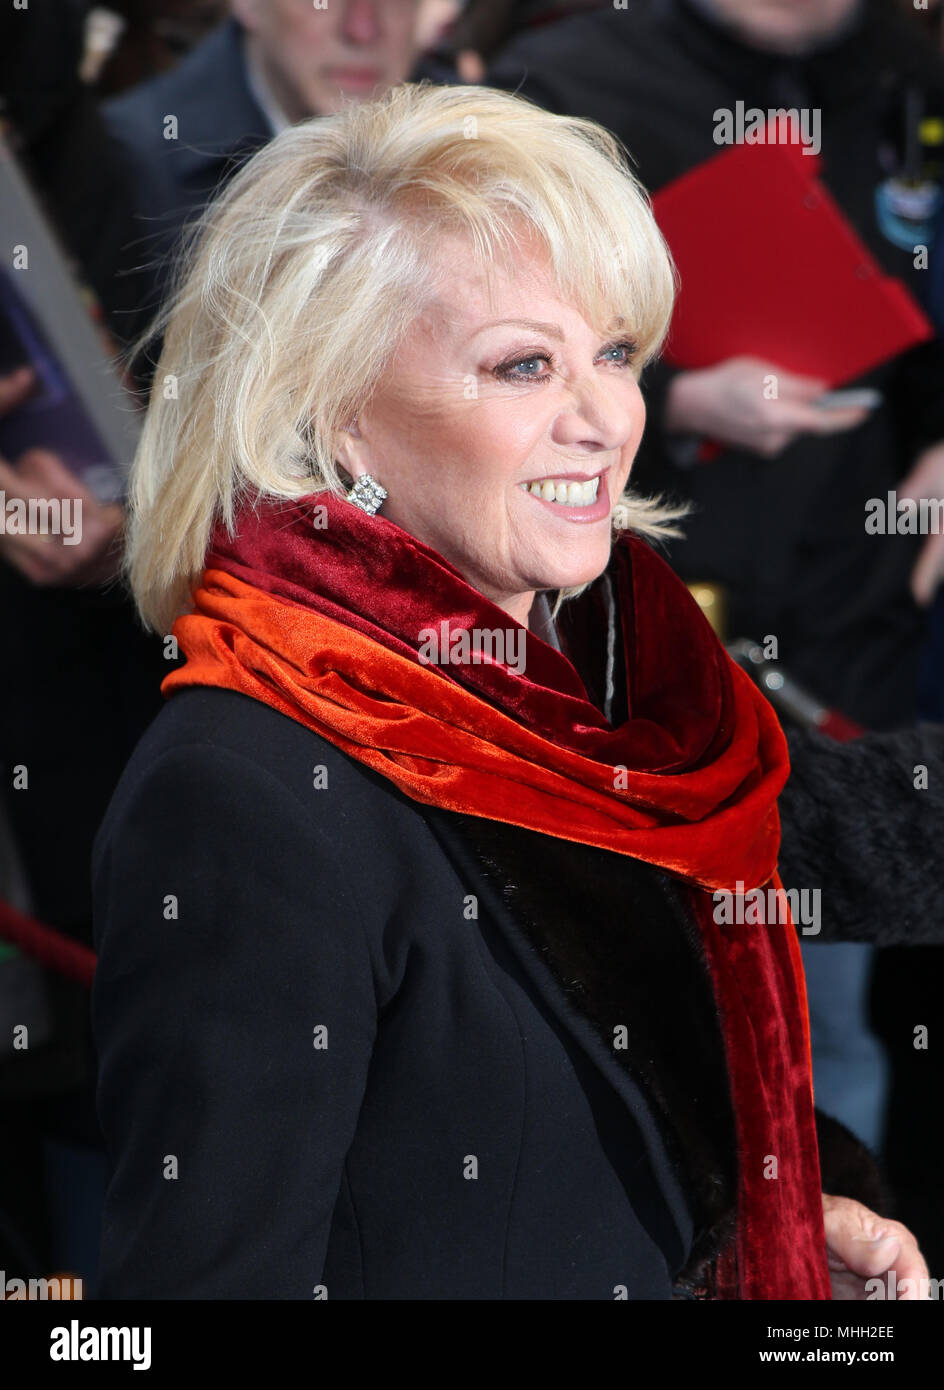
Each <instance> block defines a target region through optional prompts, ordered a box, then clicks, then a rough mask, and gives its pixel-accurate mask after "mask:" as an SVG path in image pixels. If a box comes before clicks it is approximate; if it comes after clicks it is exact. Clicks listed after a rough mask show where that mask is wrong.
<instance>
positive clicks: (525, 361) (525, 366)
mask: <svg viewBox="0 0 944 1390" xmlns="http://www.w3.org/2000/svg"><path fill="white" fill-rule="evenodd" d="M636 351H637V348H636V344H635V343H632V342H625V343H614V344H613V346H612V347H608V348H605V349H604V352H603V356H604V357H609V359H610V361H611V362H616V365H617V366H625V367H630V366H632V363H633V358H634V357H635V355H636ZM611 353H622V354H623V356H622V359H620V358H616V357H612V356H610V354H611ZM539 362H546V363H547V364H548V366H550V365H551V358H550V356H549V355H548V354H547V353H532V354H531V356H530V357H519V358H518V359H517V360H516V361H514V362H504V363H502V365H501V366H500V367H496V368H495V375H496V376H498V377H500V378H501V379H502V380H504V381H515V380H516V381H527V380H528V379H536V380H538V381H540V380H543V379H544V377H546V376H547V375H548V373H546V372H541V371H539V370H536V367H537V364H538V363H539Z"/></svg>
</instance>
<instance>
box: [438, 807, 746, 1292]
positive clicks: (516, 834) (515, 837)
mask: <svg viewBox="0 0 944 1390" xmlns="http://www.w3.org/2000/svg"><path fill="white" fill-rule="evenodd" d="M425 809H426V811H427V812H429V820H430V823H431V825H432V826H433V829H434V830H435V831H436V833H437V835H438V836H439V838H440V840H441V841H442V842H443V844H444V847H445V848H446V850H447V853H450V856H451V857H454V858H455V857H457V856H458V858H459V859H460V860H461V861H463V867H464V868H465V869H466V870H467V871H476V872H477V873H478V874H479V875H480V876H481V878H482V879H483V880H484V882H485V883H486V884H488V885H491V888H492V890H493V893H494V894H495V897H496V898H497V899H498V900H500V901H498V902H497V903H496V913H495V915H496V918H498V919H500V920H501V919H504V920H503V922H502V925H504V927H505V930H506V931H507V930H508V926H509V920H508V919H509V915H510V919H511V923H513V924H514V926H515V927H517V929H518V931H519V932H520V933H522V934H523V936H524V938H525V940H526V941H527V943H528V945H529V948H530V954H531V958H532V968H534V964H535V962H536V961H540V962H543V963H544V967H545V968H546V970H547V971H549V972H550V975H551V976H552V977H553V980H554V981H555V982H556V985H557V987H558V988H559V989H560V990H561V991H563V994H564V995H565V997H566V998H567V1000H569V1001H570V1003H571V1004H572V1005H573V1006H574V1007H575V1008H576V1009H577V1010H578V1011H579V1012H580V1014H581V1015H582V1016H583V1017H584V1018H585V1019H586V1020H588V1021H589V1023H590V1025H591V1027H592V1032H593V1035H594V1042H596V1041H597V1040H598V1041H599V1043H601V1044H602V1046H603V1048H604V1049H605V1050H606V1053H607V1054H608V1056H607V1057H606V1058H601V1057H600V1056H599V1053H597V1054H596V1060H598V1061H600V1062H605V1063H607V1065H612V1064H611V1063H610V1062H609V1059H610V1058H616V1060H617V1062H618V1063H619V1065H620V1066H621V1067H622V1068H624V1069H625V1071H626V1072H627V1073H628V1074H629V1075H630V1076H631V1077H632V1079H633V1080H634V1081H635V1082H636V1084H637V1085H638V1087H639V1088H640V1089H641V1090H642V1092H643V1094H644V1096H645V1098H646V1100H647V1102H648V1105H649V1107H650V1110H651V1111H652V1113H653V1115H654V1117H655V1120H656V1122H657V1125H658V1129H659V1132H660V1134H661V1136H662V1139H663V1142H664V1144H665V1147H666V1150H667V1152H668V1154H669V1157H670V1159H671V1161H672V1163H673V1166H674V1167H675V1170H676V1172H677V1173H678V1174H679V1175H680V1177H681V1180H682V1184H683V1187H684V1189H685V1192H686V1196H687V1200H688V1203H689V1208H690V1210H691V1213H692V1216H693V1219H694V1224H695V1240H694V1245H693V1249H692V1252H691V1258H690V1260H689V1263H688V1267H687V1269H686V1271H685V1275H686V1276H689V1277H690V1278H692V1279H694V1280H696V1281H697V1279H698V1278H699V1275H700V1272H701V1270H702V1269H703V1266H704V1264H705V1262H706V1261H708V1260H710V1259H711V1258H712V1257H713V1256H714V1255H715V1254H716V1253H717V1252H718V1250H719V1249H720V1248H721V1246H722V1245H723V1244H724V1243H725V1242H726V1241H727V1240H728V1239H729V1238H730V1235H731V1233H732V1232H733V1229H734V1220H735V1211H736V1192H737V1173H736V1153H737V1146H736V1140H735V1129H734V1114H733V1109H732V1103H731V1096H730V1088H729V1081H728V1072H727V1066H726V1062H725V1055H724V1040H723V1037H722V1034H721V1025H720V1021H719V1018H718V1013H717V1009H716V1006H715V1002H714V995H713V991H712V988H711V983H710V979H709V976H708V972H707V965H706V963H705V958H704V950H703V947H702V944H701V939H700V936H699V933H698V928H697V924H696V922H695V919H694V915H693V913H692V912H691V909H690V908H689V907H688V906H687V903H686V896H685V886H684V885H683V884H681V883H678V882H676V881H674V880H672V879H671V878H669V876H668V875H666V874H664V873H662V872H661V871H659V870H657V869H655V868H653V867H652V866H651V865H648V864H643V863H641V862H639V861H637V860H633V859H628V858H627V857H626V856H625V855H620V854H615V853H612V852H609V851H607V850H601V849H595V848H593V847H592V846H587V845H579V844H574V843H573V842H571V841H568V840H560V839H556V838H553V837H551V836H549V835H542V834H539V833H537V832H536V831H531V830H525V829H522V828H520V827H518V826H512V825H506V824H503V823H501V822H498V821H491V820H485V819H482V818H479V817H475V816H468V815H460V814H458V813H455V812H451V811H443V810H441V809H439V808H425ZM503 909H504V910H503ZM618 1028H625V1029H626V1032H627V1035H628V1036H627V1044H626V1046H625V1047H624V1048H618V1047H614V1037H615V1036H616V1034H615V1032H614V1030H616V1029H618Z"/></svg>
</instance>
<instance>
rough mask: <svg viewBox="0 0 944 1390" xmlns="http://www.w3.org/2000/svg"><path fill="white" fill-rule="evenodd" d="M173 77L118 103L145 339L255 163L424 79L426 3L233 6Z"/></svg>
mask: <svg viewBox="0 0 944 1390" xmlns="http://www.w3.org/2000/svg"><path fill="white" fill-rule="evenodd" d="M229 9H230V13H229V16H228V17H227V19H226V20H225V21H224V23H223V24H221V25H220V26H219V27H218V28H217V29H215V30H214V31H213V32H212V33H211V34H209V35H208V36H207V38H206V39H204V40H203V42H202V43H200V44H198V45H197V46H196V48H194V49H192V50H191V51H190V52H189V53H188V54H187V56H186V57H185V58H184V60H183V61H182V62H181V63H180V64H179V65H178V66H177V67H176V68H174V69H173V70H172V71H171V72H169V73H163V74H161V75H160V76H159V77H156V78H154V79H153V80H151V81H149V82H146V83H144V84H142V85H141V86H139V87H136V88H133V89H132V90H131V91H129V92H126V93H123V94H122V95H121V96H119V97H116V98H114V99H113V100H111V101H109V102H106V103H105V105H104V107H103V114H104V118H105V122H106V125H107V127H108V130H109V132H110V134H111V136H112V138H113V140H114V141H115V144H116V146H117V148H118V149H119V150H120V151H122V152H123V154H124V157H125V160H126V163H127V168H128V172H129V177H130V179H131V180H132V182H133V186H134V205H135V212H136V214H137V223H138V229H139V231H138V235H137V236H136V237H135V239H134V240H133V241H132V242H131V244H130V245H129V246H127V247H126V248H125V254H124V255H123V257H122V258H121V259H120V261H119V263H118V264H117V265H116V267H115V273H116V274H117V275H118V277H119V278H130V279H131V280H132V281H133V283H134V285H135V287H136V294H135V299H136V308H135V311H134V312H133V313H132V314H130V315H129V316H128V317H127V319H126V321H125V324H124V326H123V329H122V336H123V339H124V340H125V342H127V343H130V342H132V341H134V340H135V339H136V338H137V337H138V336H139V335H140V334H141V332H142V331H143V330H144V329H145V328H146V326H147V324H148V323H149V322H150V320H151V319H152V318H153V317H154V315H155V314H156V312H157V311H158V310H159V308H160V306H161V304H162V302H163V300H164V298H165V296H166V294H167V291H168V286H169V280H170V275H171V272H172V267H173V264H174V258H175V255H176V254H177V252H178V251H179V249H180V243H181V233H182V231H183V229H184V228H185V227H186V226H187V224H188V223H190V222H192V221H193V220H194V219H195V218H197V217H198V216H199V214H200V213H201V212H202V210H203V208H204V206H205V205H206V203H207V201H208V200H209V198H210V196H211V195H212V194H213V193H214V191H216V190H218V189H220V188H221V187H222V186H223V185H224V184H225V183H226V181H227V180H228V179H229V178H230V177H231V176H232V175H233V174H234V173H235V171H236V170H237V169H238V168H239V166H240V164H241V163H242V162H243V160H244V159H245V158H246V157H247V156H248V155H249V154H251V153H252V152H253V151H254V150H256V149H258V148H259V147H260V146H261V145H264V144H265V143H266V142H267V141H268V140H270V139H271V138H272V136H273V135H276V134H278V132H279V131H281V130H284V129H285V128H286V127H287V126H289V125H292V124H294V123H295V122H296V121H300V120H303V119H305V118H307V117H310V116H316V115H330V114H331V113H333V112H335V111H339V110H340V109H341V108H342V107H343V106H344V105H345V103H348V102H351V101H363V100H365V99H366V98H368V97H370V96H371V95H379V94H380V93H382V92H383V91H384V90H386V89H387V88H388V87H391V86H395V85H396V84H397V83H398V82H402V81H403V80H404V79H406V78H407V77H408V76H410V74H411V73H413V71H414V69H415V67H416V65H417V62H418V59H419V47H418V42H417V32H418V21H419V17H420V0H336V2H335V3H332V4H331V5H330V6H328V7H327V8H326V9H315V8H313V6H311V5H308V4H301V3H299V0H231V3H230V7H229Z"/></svg>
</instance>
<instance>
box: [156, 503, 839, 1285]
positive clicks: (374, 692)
mask: <svg viewBox="0 0 944 1390" xmlns="http://www.w3.org/2000/svg"><path fill="white" fill-rule="evenodd" d="M609 573H610V575H611V577H612V580H613V583H614V585H615V589H616V595H617V606H618V611H619V615H620V621H621V629H622V638H623V644H622V645H623V650H624V654H625V668H626V669H625V677H626V697H627V703H628V707H629V715H628V718H626V719H625V720H624V721H622V722H620V723H618V724H617V725H616V726H611V725H610V723H608V721H607V720H606V719H605V718H604V716H603V714H602V713H601V712H600V711H599V710H598V709H597V708H596V706H595V705H594V704H593V703H592V702H591V701H590V699H589V698H588V695H587V691H586V689H585V686H584V683H583V682H582V680H581V677H580V675H578V672H577V670H576V669H575V667H574V666H573V665H572V663H571V662H570V661H569V660H568V659H567V657H566V656H565V655H563V654H562V653H561V652H558V651H556V650H555V649H554V648H553V647H551V646H549V645H548V644H546V643H545V642H543V641H541V639H540V638H538V637H536V636H535V635H534V634H533V633H530V632H527V631H526V630H525V629H524V628H521V627H520V625H519V624H517V623H515V621H514V619H512V618H511V617H510V616H509V615H508V614H507V613H505V612H504V610H503V609H500V608H498V607H497V606H496V605H494V604H492V603H491V602H489V601H488V600H487V599H485V598H484V597H483V596H482V595H481V594H480V593H478V591H477V590H475V589H473V588H472V587H471V586H470V585H469V584H468V583H467V582H466V581H465V580H464V579H463V578H462V576H461V575H460V574H459V572H458V571H457V570H456V569H455V568H454V567H453V566H452V565H450V564H449V563H447V562H446V561H445V560H444V559H443V558H442V557H441V556H440V555H438V554H437V553H436V552H435V551H433V550H431V549H430V548H429V547H427V546H425V545H423V544H421V543H420V542H419V541H417V540H415V539H414V538H413V537H411V536H410V535H408V534H407V533H406V532H405V531H403V530H402V529H401V528H400V527H398V526H396V525H395V524H394V523H392V522H390V521H388V520H386V519H385V518H384V517H382V516H380V515H378V516H373V517H370V516H367V515H366V514H365V513H364V512H362V511H360V510H359V509H358V508H356V507H354V506H352V505H350V504H349V503H347V502H346V501H344V500H343V499H338V498H335V497H333V496H331V495H330V494H326V493H322V494H318V495H317V496H315V497H311V498H309V499H305V500H304V501H302V502H299V503H296V504H289V505H286V504H279V505H270V506H267V507H265V508H263V509H261V510H260V511H258V512H252V511H248V510H247V511H246V512H245V513H244V514H243V516H242V517H241V519H240V524H239V526H238V530H237V536H236V538H235V540H233V539H230V538H229V537H228V536H227V535H226V533H225V531H224V530H222V528H221V529H219V530H218V531H217V533H216V535H215V537H214V540H213V542H212V545H211V547H210V551H209V554H208V557H207V566H206V569H205V571H204V574H203V576H202V580H201V582H200V584H199V585H198V587H197V588H196V590H195V592H194V596H193V605H194V611H193V612H192V613H190V614H188V615H186V616H184V617H181V618H179V619H178V620H177V622H176V623H175V625H174V629H173V630H174V634H175V635H176V637H177V638H178V641H179V644H180V647H181V649H182V651H183V653H184V654H185V656H186V658H187V659H186V663H185V664H184V665H183V666H182V667H181V668H179V669H178V670H176V671H174V672H173V673H172V674H171V675H169V676H168V677H167V679H166V680H165V681H164V685H163V690H164V693H165V694H167V695H170V694H172V693H173V692H174V691H175V690H180V689H182V688H184V687H186V686H191V685H206V686H222V687H225V688H227V689H231V690H237V691H242V692H243V693H244V694H247V695H250V696H252V697H253V698H254V699H257V700H261V701H263V702H264V703H265V704H267V705H270V706H272V707H273V708H274V709H277V710H280V711H281V712H282V713H283V714H286V715H289V716H290V717H291V718H293V719H296V720H298V721H299V722H300V723H302V724H304V725H306V726H307V727H308V728H310V729H312V730H314V731H315V732H316V733H318V734H320V735H321V736H322V737H323V738H325V739H327V740H328V741H329V742H331V743H333V744H335V745H336V746H337V747H339V748H341V749H342V750H343V751H344V752H345V753H347V754H348V755H349V756H351V757H353V758H356V759H358V760H359V761H360V762H363V763H366V764H367V765H368V766H369V767H372V768H373V769H375V771H377V772H379V773H381V774H382V775H383V776H384V777H387V778H389V780H390V781H391V782H393V783H394V784H395V785H396V786H397V787H399V788H400V789H401V790H402V791H403V792H405V793H406V794H407V795H408V796H410V797H412V798H413V799H414V800H416V801H419V802H424V803H428V804H432V805H436V806H443V807H446V808H449V809H452V810H455V811H460V812H465V813H467V814H471V815H476V816H484V817H487V818H490V819H493V820H499V821H506V822H509V823H511V824H513V825H519V826H523V827H526V828H528V829H532V830H537V831H540V832H543V833H545V834H548V835H552V836H556V837H558V838H562V839H568V840H574V841H577V842H580V843H583V844H590V845H595V846H597V847H599V848H602V849H607V850H612V851H615V852H616V853H619V854H627V855H630V856H632V857H634V858H636V859H640V860H643V861H645V862H647V863H650V864H654V865H658V866H660V867H661V868H662V869H665V870H667V871H668V872H670V873H671V874H673V875H675V876H676V877H678V878H680V879H683V880H685V881H687V882H688V883H689V884H690V885H691V893H690V897H691V901H692V904H693V907H694V909H695V912H696V916H697V919H698V922H699V924H700V927H701V930H702V934H703V940H704V944H705V948H706V954H707V957H708V960H709V964H710V968H711V972H712V979H713V985H714V990H715V997H716V1000H717V1004H718V1009H719V1014H720V1017H721V1020H722V1026H723V1028H724V1033H725V1043H726V1051H727V1057H728V1067H729V1073H730V1080H731V1088H732V1096H733V1102H734V1110H735V1117H736V1123H737V1133H738V1145H739V1161H740V1162H739V1191H738V1231H737V1237H736V1248H735V1249H734V1250H732V1251H731V1252H730V1253H729V1255H728V1256H727V1257H726V1259H725V1260H724V1261H722V1262H721V1288H720V1292H721V1294H722V1296H725V1297H734V1298H745V1299H781V1298H784V1299H827V1298H829V1297H830V1285H829V1274H828V1268H827V1262H826V1252H825V1235H824V1230H823V1218H822V1206H821V1194H820V1172H819V1162H818V1153H817V1146H816V1134H815V1127H814V1118H813V1100H812V1086H811V1073H810V1054H809V1034H808V1027H807V1010H806V994H805V987H804V980H803V967H802V963H801V957H800V951H799V946H798V942H797V937H796V931H795V928H794V927H793V926H792V925H791V924H789V923H787V924H785V925H778V924H776V923H768V924H767V925H766V926H756V925H753V926H752V925H748V924H744V925H737V924H735V925H720V924H719V923H718V922H716V921H715V911H714V907H715V904H714V900H713V898H712V893H713V892H715V891H716V890H719V889H726V890H729V891H731V892H738V891H740V892H741V893H744V892H745V891H746V890H748V889H750V888H753V887H760V886H764V887H767V886H771V885H772V886H774V887H776V888H779V887H780V880H779V877H778V876H777V872H776V865H777V852H778V848H779V840H780V825H779V819H778V814H777V806H776V798H777V796H778V794H779V792H780V790H781V788H782V786H783V783H784V781H785V780H786V777H787V772H788V761H787V751H786V742H785V740H784V737H783V734H782V732H781V730H780V726H779V724H778V722H777V719H776V717H775V715H774V713H773V711H772V710H771V708H770V706H769V705H768V704H767V702H766V700H765V699H764V698H763V696H762V695H761V694H760V692H759V691H758V690H757V688H756V687H755V685H754V684H753V682H752V681H751V680H750V678H749V677H748V676H747V675H745V674H744V673H743V672H742V671H741V670H740V669H739V668H738V667H737V666H736V665H735V664H734V663H733V662H732V661H730V660H729V658H728V656H727V654H726V653H725V651H724V649H723V647H722V646H721V644H720V643H719V642H718V640H717V638H716V637H715V634H714V633H713V631H712V629H711V627H710V625H709V624H708V622H707V621H706V620H705V619H704V617H703V615H702V614H701V612H700V610H699V609H698V607H697V605H696V604H695V602H694V600H693V599H692V598H691V596H690V595H689V593H688V591H687V589H686V588H685V586H684V585H683V584H682V583H681V581H680V580H679V579H678V578H677V577H676V576H675V575H674V574H673V572H672V571H671V570H670V569H669V567H668V566H667V565H666V564H665V563H664V561H662V560H661V559H660V558H659V557H658V556H657V555H656V554H655V553H654V552H653V551H652V550H651V549H650V548H649V547H648V546H647V545H646V544H644V543H643V542H642V541H640V540H639V539H637V538H632V537H629V536H623V537H621V538H620V539H619V540H618V541H617V542H616V543H615V545H614V547H613V556H612V561H611V564H610V568H609ZM573 602H576V603H578V604H579V603H581V602H583V600H582V599H578V600H574V601H573ZM442 624H446V627H445V628H444V627H442V626H441V625H442ZM473 629H474V630H476V632H477V633H479V634H481V633H485V632H499V633H511V634H513V636H514V637H516V638H517V639H518V640H520V641H522V642H523V649H522V648H518V649H516V650H515V649H512V654H511V656H510V657H509V652H508V650H506V653H505V655H506V658H508V659H506V660H504V661H501V660H499V659H497V655H500V653H496V652H495V651H494V650H493V653H492V659H484V660H481V661H476V660H474V659H473V660H472V661H466V662H465V664H445V663H444V664H439V665H436V664H430V655H431V653H432V648H431V646H430V644H429V643H428V640H427V639H428V638H429V635H430V630H432V631H433V632H435V633H436V635H437V637H438V638H445V639H446V640H445V641H443V642H441V643H440V657H441V656H442V654H443V653H444V652H446V651H458V650H459V649H458V648H457V647H453V645H452V643H450V641H449V640H448V639H449V638H453V639H456V640H458V641H461V640H462V639H461V638H457V637H456V635H457V634H460V633H462V632H465V633H467V634H471V633H472V631H473ZM480 641H481V639H480ZM471 649H472V650H475V643H474V642H473V644H472V648H471ZM522 650H523V658H524V659H523V663H522ZM479 651H480V653H481V645H480V647H479ZM461 654H462V653H461V652H460V655H461ZM739 885H740V887H739ZM748 916H750V914H748ZM655 987H658V988H662V989H665V990H666V991H667V992H668V990H669V989H670V988H671V982H669V981H660V982H655Z"/></svg>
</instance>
